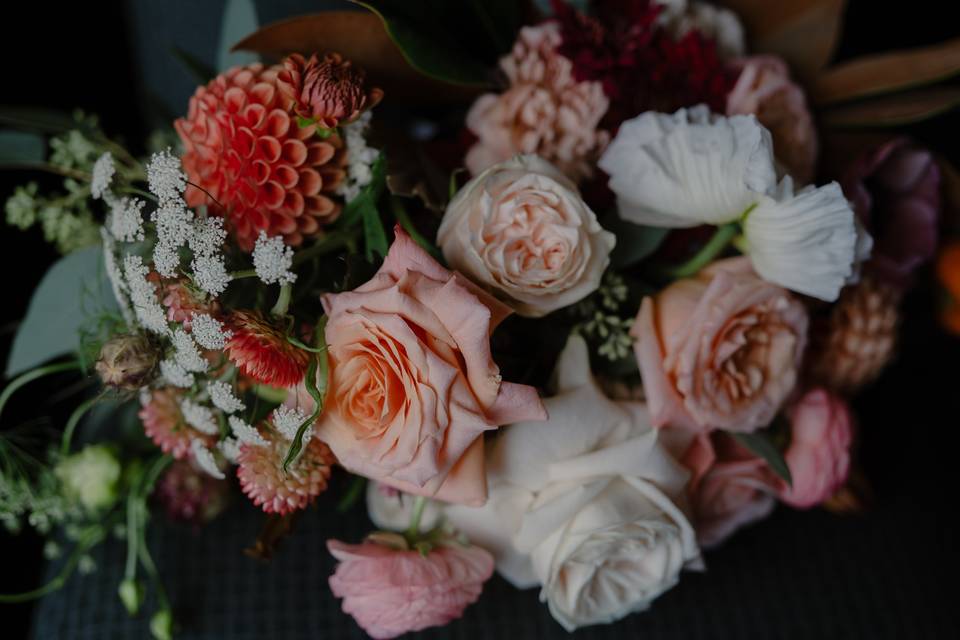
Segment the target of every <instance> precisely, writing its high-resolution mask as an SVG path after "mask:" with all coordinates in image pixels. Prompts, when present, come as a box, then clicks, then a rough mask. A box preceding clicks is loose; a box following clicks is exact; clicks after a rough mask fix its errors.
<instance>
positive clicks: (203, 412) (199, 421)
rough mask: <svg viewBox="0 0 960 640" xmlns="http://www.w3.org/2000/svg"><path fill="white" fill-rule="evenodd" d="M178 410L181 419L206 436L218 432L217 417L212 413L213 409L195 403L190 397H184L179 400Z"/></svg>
mask: <svg viewBox="0 0 960 640" xmlns="http://www.w3.org/2000/svg"><path fill="white" fill-rule="evenodd" d="M180 412H181V413H182V414H183V419H184V420H186V421H187V424H189V425H190V426H191V427H193V428H194V429H196V430H197V431H199V432H200V433H204V434H206V435H208V436H215V435H217V434H218V433H220V428H219V427H218V426H217V419H216V417H215V416H214V414H213V409H211V408H210V407H205V406H203V405H202V404H197V403H196V402H194V401H193V400H191V399H190V398H184V399H182V400H181V401H180Z"/></svg>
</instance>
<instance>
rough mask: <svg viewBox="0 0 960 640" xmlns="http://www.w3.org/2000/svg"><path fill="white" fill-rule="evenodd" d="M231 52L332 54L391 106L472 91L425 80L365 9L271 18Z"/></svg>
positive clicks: (463, 98) (452, 99)
mask: <svg viewBox="0 0 960 640" xmlns="http://www.w3.org/2000/svg"><path fill="white" fill-rule="evenodd" d="M233 50H234V51H237V50H243V51H256V52H257V53H259V54H261V55H263V56H268V57H273V58H282V57H284V56H287V55H289V54H290V53H294V52H298V53H301V54H303V55H306V56H309V55H310V54H312V53H318V54H323V53H328V52H337V53H340V54H341V55H343V56H344V57H345V58H347V59H348V60H350V61H351V62H353V63H354V64H356V65H357V66H359V67H360V68H362V69H364V70H365V71H366V73H367V83H368V84H369V85H371V86H376V87H380V88H381V89H383V90H384V92H385V93H386V95H387V97H388V99H389V100H390V102H391V103H394V104H413V105H421V104H449V103H457V102H469V101H470V100H472V99H473V98H474V97H475V96H476V95H477V92H476V91H475V90H468V89H464V88H462V87H455V86H450V85H448V84H444V83H440V82H437V81H436V80H431V79H430V78H427V77H425V76H423V75H421V74H420V73H419V72H417V71H416V70H415V69H414V68H413V67H411V66H410V63H408V62H407V60H406V58H404V57H403V54H402V53H401V52H400V49H399V48H398V47H397V45H395V44H394V43H393V40H391V39H390V36H389V35H388V34H387V31H386V29H385V28H384V26H383V21H381V20H380V18H378V17H377V16H376V15H375V14H373V13H370V12H367V11H325V12H323V13H316V14H312V15H305V16H297V17H295V18H290V19H288V20H281V21H279V22H274V23H272V24H269V25H267V26H265V27H262V28H261V29H259V30H258V31H257V32H256V33H253V34H250V35H249V36H247V37H246V38H244V39H243V40H241V41H240V42H238V43H237V44H236V45H234V47H233Z"/></svg>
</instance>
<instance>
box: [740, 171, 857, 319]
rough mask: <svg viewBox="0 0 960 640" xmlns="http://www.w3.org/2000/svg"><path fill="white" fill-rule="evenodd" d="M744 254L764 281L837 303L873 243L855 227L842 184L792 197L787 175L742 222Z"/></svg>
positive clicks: (809, 188) (816, 188) (854, 219)
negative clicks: (774, 191) (770, 194)
mask: <svg viewBox="0 0 960 640" xmlns="http://www.w3.org/2000/svg"><path fill="white" fill-rule="evenodd" d="M743 233H744V238H745V239H746V245H747V246H746V251H747V253H748V254H750V259H751V261H752V262H753V268H754V269H755V270H756V272H757V273H758V274H759V275H760V276H761V277H762V278H763V279H765V280H767V281H769V282H773V283H774V284H778V285H780V286H782V287H786V288H787V289H791V290H793V291H798V292H800V293H804V294H806V295H809V296H813V297H815V298H820V299H821V300H827V301H833V300H836V299H837V296H838V295H839V294H840V289H842V288H843V286H844V284H846V283H848V282H850V281H851V280H854V279H855V278H856V275H857V272H858V269H857V267H858V265H859V263H860V262H861V261H863V260H865V259H866V258H867V257H869V255H870V247H871V245H872V240H871V239H870V236H869V234H867V233H866V231H865V230H864V229H863V227H861V226H860V225H858V224H857V222H856V216H855V215H854V214H853V211H852V209H851V208H850V205H849V204H848V203H847V200H846V198H844V197H843V191H841V190H840V185H838V184H837V183H836V182H832V183H830V184H828V185H824V186H822V187H806V188H804V189H802V190H800V191H799V192H797V193H796V194H794V193H793V182H792V180H791V179H790V178H789V177H787V178H784V180H783V182H782V183H781V184H780V188H779V189H778V193H777V194H776V196H775V197H773V198H769V197H768V198H763V199H762V200H761V201H760V203H759V204H758V205H757V207H756V208H755V209H754V210H753V211H751V212H750V213H749V215H748V216H747V218H746V220H745V222H744V224H743Z"/></svg>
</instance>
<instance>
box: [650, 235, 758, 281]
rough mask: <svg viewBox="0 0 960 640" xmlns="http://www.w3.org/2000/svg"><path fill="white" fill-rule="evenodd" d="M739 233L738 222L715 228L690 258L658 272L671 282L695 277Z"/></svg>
mask: <svg viewBox="0 0 960 640" xmlns="http://www.w3.org/2000/svg"><path fill="white" fill-rule="evenodd" d="M739 232H740V224H739V222H729V223H727V224H725V225H723V226H721V227H717V230H716V232H715V233H714V234H713V237H712V238H710V240H709V241H708V242H707V244H705V245H703V248H702V249H700V251H698V252H697V253H696V255H694V256H693V257H692V258H690V259H689V260H687V261H686V262H684V263H683V264H679V265H676V266H673V267H663V268H662V269H659V270H658V272H659V274H660V275H662V276H663V277H664V278H668V279H671V280H680V279H681V278H689V277H691V276H695V275H697V273H699V272H700V270H701V269H703V268H704V267H705V266H707V265H708V264H710V263H711V262H712V261H713V260H714V258H716V257H717V256H718V255H720V254H721V253H722V252H723V250H724V249H726V248H727V247H728V246H729V245H730V241H731V240H733V239H734V237H736V235H737V234H738V233H739Z"/></svg>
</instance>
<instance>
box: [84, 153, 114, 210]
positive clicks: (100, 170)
mask: <svg viewBox="0 0 960 640" xmlns="http://www.w3.org/2000/svg"><path fill="white" fill-rule="evenodd" d="M116 171H117V168H116V167H115V166H114V164H113V156H112V155H110V152H109V151H108V152H107V153H104V154H103V155H102V156H100V157H99V158H97V161H96V162H94V163H93V176H92V177H91V179H90V195H91V196H93V199H94V200H99V199H100V198H102V197H103V196H104V195H106V193H107V190H108V189H109V188H110V183H111V182H112V181H113V174H114V173H116Z"/></svg>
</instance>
